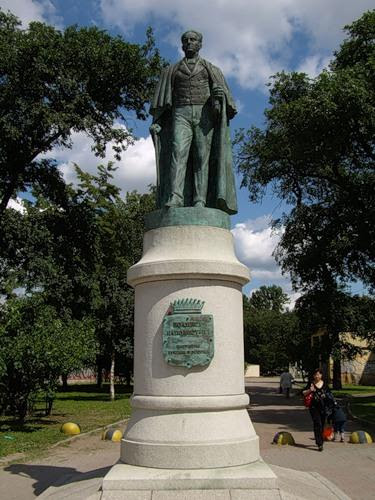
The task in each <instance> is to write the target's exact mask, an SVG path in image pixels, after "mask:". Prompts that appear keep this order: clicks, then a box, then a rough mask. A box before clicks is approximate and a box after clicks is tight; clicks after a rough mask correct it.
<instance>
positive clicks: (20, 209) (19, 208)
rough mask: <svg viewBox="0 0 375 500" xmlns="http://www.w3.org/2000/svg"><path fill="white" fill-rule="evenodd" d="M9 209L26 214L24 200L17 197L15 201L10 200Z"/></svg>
mask: <svg viewBox="0 0 375 500" xmlns="http://www.w3.org/2000/svg"><path fill="white" fill-rule="evenodd" d="M7 208H13V210H17V212H21V213H23V212H25V207H24V206H23V205H22V199H21V198H19V197H18V196H17V198H16V199H15V200H13V199H10V200H9V201H8V205H7Z"/></svg>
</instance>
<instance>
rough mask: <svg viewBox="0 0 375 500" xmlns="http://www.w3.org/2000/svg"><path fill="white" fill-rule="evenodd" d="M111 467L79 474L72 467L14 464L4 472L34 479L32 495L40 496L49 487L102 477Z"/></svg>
mask: <svg viewBox="0 0 375 500" xmlns="http://www.w3.org/2000/svg"><path fill="white" fill-rule="evenodd" d="M111 467H112V466H108V467H102V468H100V469H95V470H92V471H89V472H79V471H77V469H74V468H73V467H52V466H50V465H28V464H14V465H9V466H8V467H5V468H4V470H5V471H7V472H10V473H11V474H18V475H20V476H27V477H31V478H32V479H35V483H34V484H33V488H34V493H35V495H36V496H38V495H40V494H41V493H43V491H45V490H46V489H47V488H49V487H50V486H61V485H63V484H69V483H74V482H77V481H84V480H86V479H94V478H100V477H104V476H105V475H106V474H107V472H108V471H109V470H110V468H111Z"/></svg>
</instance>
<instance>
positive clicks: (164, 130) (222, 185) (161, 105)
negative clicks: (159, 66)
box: [150, 58, 237, 215]
mask: <svg viewBox="0 0 375 500" xmlns="http://www.w3.org/2000/svg"><path fill="white" fill-rule="evenodd" d="M200 62H201V63H202V64H203V65H204V66H205V67H206V69H207V72H208V75H209V79H210V86H211V88H212V85H214V84H217V85H220V86H221V87H222V88H223V90H224V94H225V96H224V99H223V100H222V102H221V103H220V107H221V109H220V115H219V118H218V120H217V122H216V124H215V130H214V136H213V140H212V145H211V154H210V162H209V173H208V192H207V202H206V206H207V207H210V208H219V209H221V210H223V211H224V212H227V213H228V214H230V215H232V214H235V213H237V197H236V189H235V182H234V174H233V166H232V163H233V162H232V144H231V139H230V131H229V120H230V119H231V118H233V117H234V115H235V114H236V113H237V110H236V106H235V103H234V100H233V97H232V95H231V93H230V90H229V88H228V85H227V83H226V81H225V79H224V76H223V74H222V72H221V71H220V69H219V68H217V67H216V66H214V65H213V64H211V63H210V62H208V61H206V60H205V59H202V58H201V59H200ZM179 64H180V62H178V63H176V64H173V65H170V66H168V67H167V68H165V69H164V71H163V72H162V74H161V76H160V80H159V82H158V85H157V88H156V90H155V94H154V98H153V101H152V104H151V108H150V113H151V114H152V115H153V123H158V124H159V125H160V126H161V131H160V133H159V134H155V133H154V134H153V135H152V138H153V141H154V146H155V154H156V165H157V198H158V200H157V202H158V207H159V208H162V207H164V206H165V203H166V202H167V200H168V198H169V195H170V193H171V179H170V164H171V161H170V160H171V141H172V106H173V102H172V99H173V83H174V75H175V72H176V69H177V68H178V66H179ZM192 162H193V155H192V152H190V156H189V161H188V165H187V170H186V178H185V188H184V205H185V206H192V198H193V192H192V190H193V188H192V185H193V169H192Z"/></svg>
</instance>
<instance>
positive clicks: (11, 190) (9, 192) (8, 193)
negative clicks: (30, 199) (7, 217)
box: [0, 166, 22, 220]
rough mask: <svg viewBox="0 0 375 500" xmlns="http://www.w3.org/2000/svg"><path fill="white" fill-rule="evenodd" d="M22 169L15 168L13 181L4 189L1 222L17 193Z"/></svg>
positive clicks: (0, 209) (0, 210) (0, 213)
mask: <svg viewBox="0 0 375 500" xmlns="http://www.w3.org/2000/svg"><path fill="white" fill-rule="evenodd" d="M21 170H22V169H19V168H17V167H15V166H13V173H12V176H11V179H10V181H9V183H8V185H7V186H6V188H5V189H4V192H3V195H2V197H1V200H0V220H1V219H2V217H3V215H4V212H5V210H6V208H7V206H8V203H9V200H10V199H11V197H12V196H13V195H14V194H15V193H16V191H17V185H18V180H19V174H20V172H21Z"/></svg>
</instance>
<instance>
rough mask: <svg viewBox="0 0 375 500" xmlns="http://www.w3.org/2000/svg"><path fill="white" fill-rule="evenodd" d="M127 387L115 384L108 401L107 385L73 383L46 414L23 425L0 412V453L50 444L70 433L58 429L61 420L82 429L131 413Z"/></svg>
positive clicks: (34, 452) (35, 451)
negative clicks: (110, 399) (75, 424)
mask: <svg viewBox="0 0 375 500" xmlns="http://www.w3.org/2000/svg"><path fill="white" fill-rule="evenodd" d="M127 390H128V388H125V387H124V386H117V387H116V400H115V401H113V402H111V401H109V394H108V387H104V388H103V389H102V390H100V389H98V388H97V387H96V386H95V385H72V386H70V387H69V389H68V391H66V392H62V391H59V392H58V393H57V395H56V399H55V401H54V404H53V408H52V413H51V415H50V416H48V417H44V416H33V417H30V418H27V419H26V420H25V423H24V424H23V425H20V424H19V423H17V422H15V421H14V420H13V419H11V418H10V417H6V416H0V457H5V456H7V455H11V454H14V453H26V454H27V456H28V457H30V456H35V455H37V454H39V453H40V452H42V451H44V450H46V449H47V448H48V447H49V446H51V445H52V444H54V443H56V442H58V441H62V440H64V439H67V438H68V437H69V436H66V435H65V434H62V433H61V432H60V427H61V424H62V423H64V422H75V423H77V424H79V425H80V427H81V432H87V431H90V430H92V429H96V428H97V427H102V426H105V425H108V424H111V423H113V422H117V421H118V420H123V419H125V418H127V417H129V416H130V402H129V398H130V393H129V392H125V391H127Z"/></svg>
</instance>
